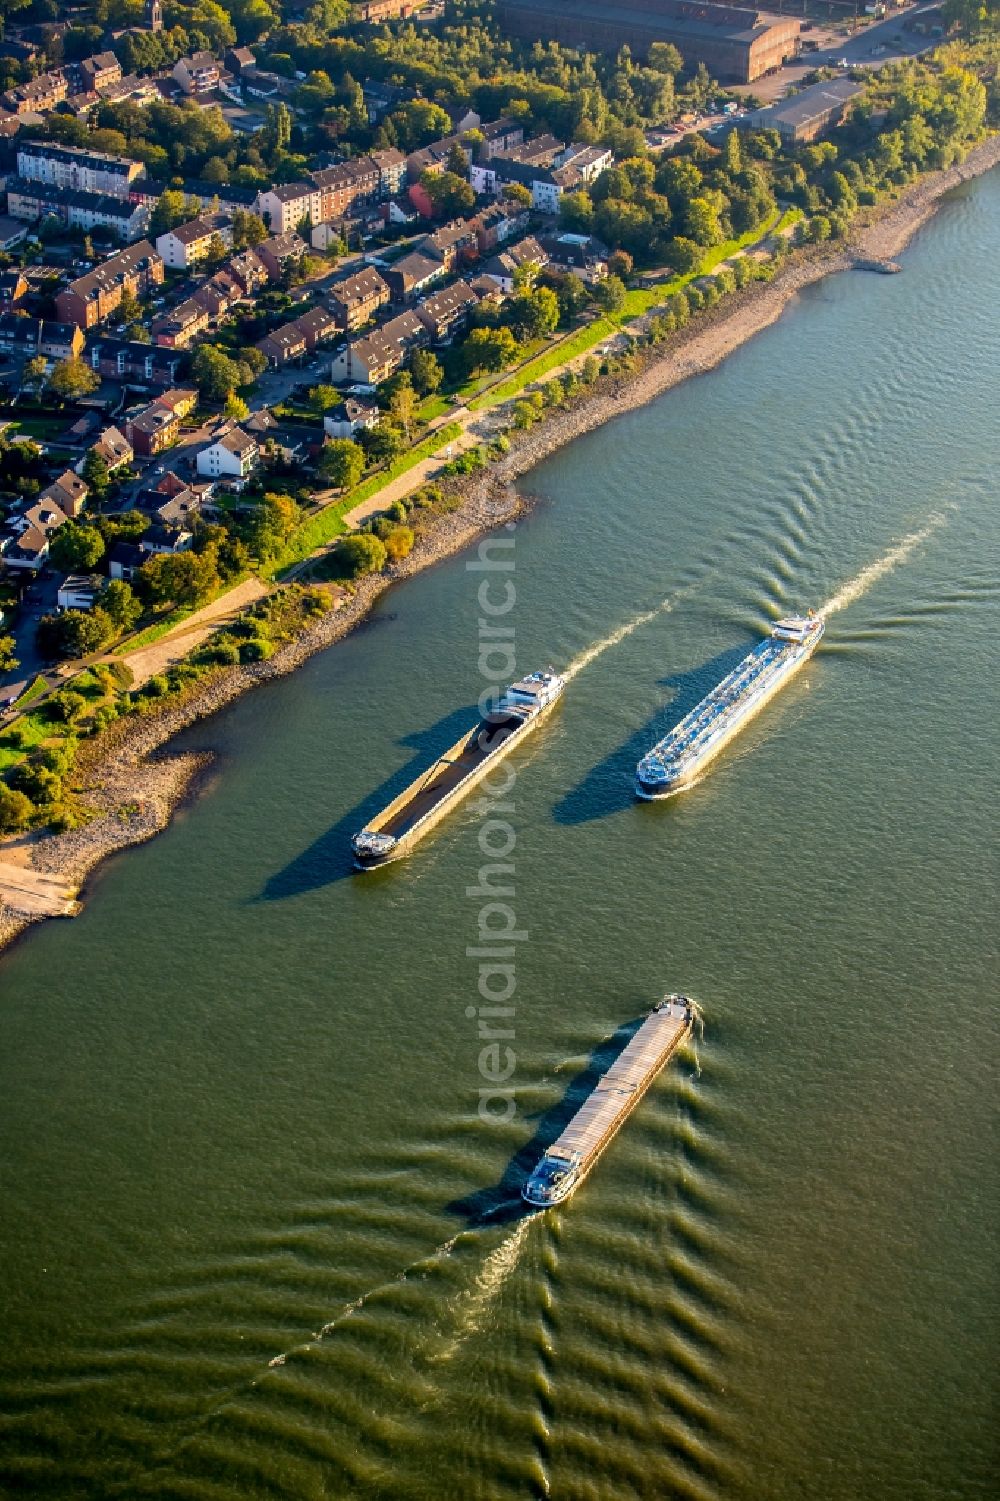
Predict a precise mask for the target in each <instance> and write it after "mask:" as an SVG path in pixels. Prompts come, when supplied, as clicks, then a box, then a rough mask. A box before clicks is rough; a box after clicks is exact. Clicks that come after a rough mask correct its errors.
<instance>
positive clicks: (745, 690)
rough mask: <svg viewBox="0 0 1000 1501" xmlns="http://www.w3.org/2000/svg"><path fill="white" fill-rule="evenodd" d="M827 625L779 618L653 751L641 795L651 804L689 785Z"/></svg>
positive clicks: (642, 773) (642, 767)
mask: <svg viewBox="0 0 1000 1501" xmlns="http://www.w3.org/2000/svg"><path fill="white" fill-rule="evenodd" d="M823 630H824V626H823V621H822V619H821V618H820V617H819V616H818V615H814V614H813V613H812V611H811V610H810V612H809V614H808V615H790V616H788V617H787V618H786V619H784V620H779V621H778V623H777V625H775V626H774V627H773V629H772V631H771V634H770V636H768V637H767V639H766V640H765V641H761V642H760V643H759V645H757V646H755V647H754V649H753V651H752V652H751V653H750V655H749V656H747V657H744V658H743V661H742V662H740V664H739V666H737V667H734V668H733V670H732V672H730V673H728V674H727V675H726V677H724V678H723V679H722V682H721V683H719V685H718V686H717V687H715V688H713V689H712V691H711V693H709V694H708V695H707V697H705V698H703V699H702V701H701V703H700V704H698V705H697V706H696V707H695V708H694V709H692V710H691V712H690V714H686V715H685V717H684V718H683V719H682V720H681V721H680V723H679V724H676V725H675V726H674V728H673V729H672V730H671V731H670V734H669V735H667V736H665V737H664V739H662V740H661V741H660V742H659V744H657V745H654V746H653V749H652V750H651V751H647V753H646V755H645V756H643V758H642V760H641V761H640V762H639V765H638V766H637V767H636V773H635V791H636V796H637V797H641V798H644V799H645V800H646V801H647V802H651V801H654V800H655V799H656V798H660V797H671V796H672V795H673V794H674V793H675V792H682V791H683V789H684V788H685V787H689V786H690V785H691V783H692V782H693V781H695V779H696V778H697V776H698V773H699V772H700V771H701V770H702V769H703V768H704V767H705V766H707V764H708V762H709V761H711V760H712V758H713V757H714V756H717V755H718V753H719V751H721V750H722V747H723V746H724V745H727V744H728V743H729V741H730V740H731V739H732V738H733V736H734V735H735V734H737V733H738V732H739V731H740V730H741V729H742V728H743V726H744V725H745V724H746V722H747V720H748V719H750V718H751V717H752V715H754V714H756V712H757V710H758V709H761V708H763V706H764V705H765V704H766V703H767V701H768V699H769V698H771V697H773V695H774V694H775V693H777V691H778V689H779V688H781V687H782V686H783V685H784V684H785V683H787V682H788V679H789V678H790V677H791V676H792V674H793V673H795V672H797V671H798V670H799V668H800V667H801V666H802V665H803V663H804V662H807V661H808V660H809V658H810V657H811V656H812V654H813V652H814V651H815V650H816V648H817V646H818V645H819V643H820V639H821V637H822V635H823Z"/></svg>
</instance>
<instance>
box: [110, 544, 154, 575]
mask: <svg viewBox="0 0 1000 1501" xmlns="http://www.w3.org/2000/svg"><path fill="white" fill-rule="evenodd" d="M145 561H146V558H145V555H144V554H143V552H142V551H141V549H140V548H138V547H136V545H135V543H134V542H115V543H113V544H112V546H111V549H110V551H109V552H108V577H109V578H113V579H121V580H122V582H123V583H126V584H130V583H131V582H132V580H133V579H134V578H135V576H136V574H137V573H138V571H139V569H140V568H141V567H142V565H143V563H144V562H145Z"/></svg>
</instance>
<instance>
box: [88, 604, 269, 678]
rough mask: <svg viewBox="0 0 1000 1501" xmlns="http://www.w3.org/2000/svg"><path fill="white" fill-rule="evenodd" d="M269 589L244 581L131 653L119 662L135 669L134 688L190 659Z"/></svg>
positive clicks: (133, 670) (133, 672)
mask: <svg viewBox="0 0 1000 1501" xmlns="http://www.w3.org/2000/svg"><path fill="white" fill-rule="evenodd" d="M269 592H270V591H269V590H268V588H267V586H266V585H265V584H262V583H261V581H260V579H258V578H249V579H244V581H243V583H242V584H237V585H236V588H235V589H230V590H228V592H227V593H225V594H220V595H219V598H218V599H213V601H212V603H211V604H210V605H205V606H204V608H203V609H201V610H195V612H194V614H193V615H189V616H188V617H187V619H186V620H181V621H179V622H178V624H177V625H175V626H174V627H173V629H172V630H170V631H168V632H167V633H166V635H165V636H161V637H160V639H159V641H154V642H153V643H152V645H151V646H143V647H140V649H139V650H138V651H135V652H131V653H130V654H129V655H127V656H122V657H119V658H118V659H117V660H119V661H121V662H125V663H126V664H127V665H128V666H129V667H130V668H131V669H132V679H133V687H135V688H140V687H141V686H142V684H143V683H145V682H146V681H147V679H149V678H151V677H154V676H155V674H156V673H158V672H163V671H165V670H166V668H168V667H172V666H173V665H174V663H175V662H179V661H180V659H181V658H182V657H185V656H187V654H188V652H189V651H193V650H194V648H195V647H196V646H200V645H201V643H202V642H203V641H207V640H208V638H209V636H210V635H211V634H212V632H213V631H217V630H218V629H219V627H220V625H226V624H228V622H229V621H231V620H233V619H235V617H236V616H237V615H238V614H239V613H240V611H241V610H245V609H246V607H247V605H252V604H253V603H254V601H255V600H257V599H260V598H261V597H262V596H263V595H265V594H267V593H269Z"/></svg>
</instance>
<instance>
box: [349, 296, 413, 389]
mask: <svg viewBox="0 0 1000 1501" xmlns="http://www.w3.org/2000/svg"><path fill="white" fill-rule="evenodd" d="M429 342H430V333H429V331H428V329H427V326H426V325H425V324H424V323H422V322H421V320H420V319H419V318H418V317H417V315H416V313H400V315H399V316H398V317H397V318H392V319H390V321H389V322H388V323H385V324H383V325H382V327H381V328H376V329H375V330H374V331H373V332H372V333H370V334H368V335H366V336H365V337H364V338H362V339H355V340H354V341H353V343H351V344H345V345H344V346H343V348H342V349H338V350H337V352H336V353H335V354H334V357H333V361H332V363H331V366H330V373H331V376H332V378H333V380H335V381H361V382H364V383H365V384H366V385H372V386H377V385H378V384H379V382H380V381H384V380H388V379H389V376H390V375H393V374H394V373H395V372H396V371H397V370H398V369H399V368H400V366H401V365H402V364H403V362H404V360H405V359H406V358H407V356H408V355H409V354H410V352H411V351H412V350H414V349H418V348H420V347H421V346H422V345H424V344H428V343H429Z"/></svg>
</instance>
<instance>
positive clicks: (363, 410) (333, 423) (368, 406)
mask: <svg viewBox="0 0 1000 1501" xmlns="http://www.w3.org/2000/svg"><path fill="white" fill-rule="evenodd" d="M381 417H382V411H381V408H380V407H379V405H378V403H377V402H375V401H359V400H358V399H357V397H355V396H349V397H348V398H347V400H346V401H342V402H341V403H340V405H339V406H337V407H334V409H333V411H332V412H327V413H326V415H325V416H324V418H323V431H324V433H325V434H326V436H327V437H328V438H355V437H356V436H357V435H358V433H359V432H371V430H372V428H373V427H377V426H378V424H379V422H380V421H381Z"/></svg>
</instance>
